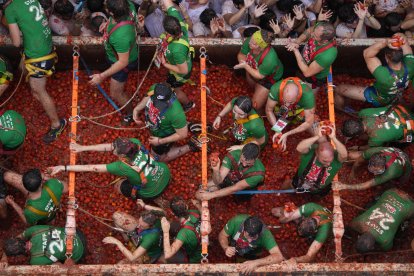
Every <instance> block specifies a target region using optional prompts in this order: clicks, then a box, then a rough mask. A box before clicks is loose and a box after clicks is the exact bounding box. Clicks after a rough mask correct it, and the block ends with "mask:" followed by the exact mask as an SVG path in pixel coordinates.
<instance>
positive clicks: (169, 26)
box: [162, 15, 181, 37]
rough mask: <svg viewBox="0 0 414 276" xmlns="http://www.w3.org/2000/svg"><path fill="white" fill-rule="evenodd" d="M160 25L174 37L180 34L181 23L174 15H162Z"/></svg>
mask: <svg viewBox="0 0 414 276" xmlns="http://www.w3.org/2000/svg"><path fill="white" fill-rule="evenodd" d="M162 25H163V26H164V30H165V31H166V32H167V33H169V34H170V35H172V36H174V37H178V36H180V34H181V25H180V21H178V19H177V18H175V17H174V16H170V15H167V16H165V17H164V20H163V21H162Z"/></svg>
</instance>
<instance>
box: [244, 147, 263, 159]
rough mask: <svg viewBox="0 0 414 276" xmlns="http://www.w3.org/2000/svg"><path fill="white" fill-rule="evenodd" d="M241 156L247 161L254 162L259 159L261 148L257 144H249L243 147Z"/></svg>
mask: <svg viewBox="0 0 414 276" xmlns="http://www.w3.org/2000/svg"><path fill="white" fill-rule="evenodd" d="M241 154H242V155H243V156H244V158H246V160H254V159H256V158H257V157H259V154H260V147H259V145H257V144H255V143H248V144H247V145H245V146H244V147H243V149H242V151H241Z"/></svg>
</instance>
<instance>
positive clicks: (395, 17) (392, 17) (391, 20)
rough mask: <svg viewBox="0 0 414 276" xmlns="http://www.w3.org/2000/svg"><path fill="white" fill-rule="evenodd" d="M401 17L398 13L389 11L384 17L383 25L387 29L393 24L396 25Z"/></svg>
mask: <svg viewBox="0 0 414 276" xmlns="http://www.w3.org/2000/svg"><path fill="white" fill-rule="evenodd" d="M402 20H403V18H402V16H401V15H400V14H399V13H396V12H390V13H389V14H387V15H386V16H385V17H384V25H385V27H387V28H388V29H389V28H391V27H394V26H398V24H400V23H401V22H402Z"/></svg>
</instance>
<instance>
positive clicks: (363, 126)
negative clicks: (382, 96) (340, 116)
mask: <svg viewBox="0 0 414 276" xmlns="http://www.w3.org/2000/svg"><path fill="white" fill-rule="evenodd" d="M413 125H414V114H413V113H412V112H411V111H410V109H408V108H406V107H404V106H403V105H396V106H394V105H389V106H384V107H377V108H365V109H362V110H361V111H360V112H359V113H358V119H348V120H345V121H344V123H343V124H342V134H343V135H344V136H345V137H347V138H349V139H350V138H354V137H358V138H361V136H362V137H364V136H363V134H364V133H366V134H367V135H365V136H367V137H368V144H367V145H364V146H361V147H359V149H360V150H365V149H367V148H369V147H380V146H384V145H385V144H387V143H393V142H396V143H411V142H412V140H413V130H412V126H413Z"/></svg>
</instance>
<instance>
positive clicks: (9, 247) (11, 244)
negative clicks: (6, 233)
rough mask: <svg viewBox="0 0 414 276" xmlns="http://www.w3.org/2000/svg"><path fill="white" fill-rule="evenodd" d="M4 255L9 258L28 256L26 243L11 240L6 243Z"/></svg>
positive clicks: (15, 239)
mask: <svg viewBox="0 0 414 276" xmlns="http://www.w3.org/2000/svg"><path fill="white" fill-rule="evenodd" d="M3 249H4V253H6V255H7V256H18V255H24V254H26V242H25V241H24V240H23V239H20V238H10V239H7V240H5V241H4V248H3Z"/></svg>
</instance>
